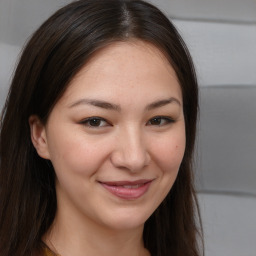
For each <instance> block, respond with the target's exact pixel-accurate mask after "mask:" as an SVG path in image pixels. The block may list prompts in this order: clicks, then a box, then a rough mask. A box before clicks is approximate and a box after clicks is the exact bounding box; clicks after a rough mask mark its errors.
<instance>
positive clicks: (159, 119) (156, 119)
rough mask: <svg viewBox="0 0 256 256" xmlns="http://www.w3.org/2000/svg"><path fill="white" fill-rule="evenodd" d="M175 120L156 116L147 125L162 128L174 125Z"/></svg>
mask: <svg viewBox="0 0 256 256" xmlns="http://www.w3.org/2000/svg"><path fill="white" fill-rule="evenodd" d="M173 122H174V120H173V119H172V118H170V117H165V116H156V117H154V118H152V119H150V120H149V121H148V123H147V125H156V126H162V125H166V124H169V123H173Z"/></svg>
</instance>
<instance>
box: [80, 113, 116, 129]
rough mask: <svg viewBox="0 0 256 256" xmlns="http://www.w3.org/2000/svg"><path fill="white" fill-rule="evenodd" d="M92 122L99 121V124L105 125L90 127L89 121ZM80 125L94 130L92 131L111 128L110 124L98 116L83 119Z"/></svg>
mask: <svg viewBox="0 0 256 256" xmlns="http://www.w3.org/2000/svg"><path fill="white" fill-rule="evenodd" d="M93 120H98V121H100V122H105V124H104V125H98V126H97V125H95V126H94V125H90V124H89V122H90V121H93ZM80 124H82V125H84V126H86V127H89V128H94V129H97V128H101V127H107V126H112V125H111V124H110V122H108V121H107V120H106V119H105V118H103V117H99V116H91V117H87V118H85V119H83V120H82V121H81V122H80Z"/></svg>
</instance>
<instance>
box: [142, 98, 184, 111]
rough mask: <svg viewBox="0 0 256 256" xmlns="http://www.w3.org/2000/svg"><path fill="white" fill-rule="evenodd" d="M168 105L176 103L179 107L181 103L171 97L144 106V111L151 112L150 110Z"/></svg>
mask: <svg viewBox="0 0 256 256" xmlns="http://www.w3.org/2000/svg"><path fill="white" fill-rule="evenodd" d="M170 103H176V104H178V105H179V106H181V102H180V101H179V100H178V99H176V98H174V97H171V98H169V99H164V100H157V101H155V102H153V103H150V104H149V105H147V106H146V110H152V109H155V108H160V107H163V106H165V105H168V104H170Z"/></svg>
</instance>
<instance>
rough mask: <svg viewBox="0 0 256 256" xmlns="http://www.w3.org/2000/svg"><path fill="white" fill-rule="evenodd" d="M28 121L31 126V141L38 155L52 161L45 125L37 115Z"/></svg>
mask: <svg viewBox="0 0 256 256" xmlns="http://www.w3.org/2000/svg"><path fill="white" fill-rule="evenodd" d="M28 121H29V126H30V136H31V141H32V143H33V145H34V147H35V149H36V151H37V153H38V155H39V156H41V157H42V158H45V159H50V154H49V150H48V144H47V137H46V130H45V125H43V123H42V121H41V120H40V118H39V117H38V116H36V115H32V116H30V117H29V120H28Z"/></svg>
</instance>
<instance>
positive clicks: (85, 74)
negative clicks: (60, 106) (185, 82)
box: [64, 40, 181, 98]
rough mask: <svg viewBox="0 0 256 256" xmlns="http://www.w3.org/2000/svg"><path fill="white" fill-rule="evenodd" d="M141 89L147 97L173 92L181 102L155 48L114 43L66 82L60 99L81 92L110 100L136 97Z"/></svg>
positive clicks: (167, 65)
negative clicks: (120, 95)
mask: <svg viewBox="0 0 256 256" xmlns="http://www.w3.org/2000/svg"><path fill="white" fill-rule="evenodd" d="M147 85H148V86H147ZM167 85H168V86H167ZM145 86H146V87H147V91H148V92H149V93H155V92H156V91H158V92H159V93H161V91H162V92H163V94H164V93H166V90H172V91H173V90H174V89H175V91H176V92H177V94H179V95H178V96H179V97H180V98H181V90H180V85H179V81H178V78H177V76H176V73H175V71H174V69H173V68H172V66H171V65H170V62H169V61H168V60H167V58H166V57H165V55H164V54H163V53H162V52H161V51H160V50H159V49H158V48H157V47H155V46H154V45H152V44H150V43H146V42H143V41H138V40H137V41H135V40H134V41H128V42H115V43H112V44H110V45H108V46H106V47H104V48H103V49H101V50H99V51H97V52H96V53H95V54H94V56H93V57H92V58H91V59H90V60H89V61H88V62H87V63H86V64H85V65H84V66H83V67H82V69H81V70H80V71H79V72H78V73H77V74H76V75H75V77H74V78H73V80H72V81H71V82H70V84H69V86H68V88H67V90H66V92H65V93H64V97H66V96H72V95H76V94H80V93H82V91H84V92H85V93H86V92H89V91H90V92H92V91H94V93H95V92H96V94H97V95H100V94H101V92H103V93H104V94H105V95H107V94H111V95H112V96H113V94H114V93H118V92H119V93H121V92H122V93H127V91H128V92H130V91H131V90H134V93H139V92H140V89H141V90H142V91H143V88H144V89H145ZM144 93H145V92H144ZM163 96H164V95H163Z"/></svg>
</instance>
